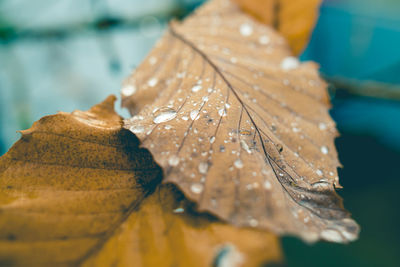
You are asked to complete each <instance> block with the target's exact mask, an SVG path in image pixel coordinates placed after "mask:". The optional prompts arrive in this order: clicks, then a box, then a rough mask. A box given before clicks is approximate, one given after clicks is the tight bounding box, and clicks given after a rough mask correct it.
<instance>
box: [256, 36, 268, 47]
mask: <svg viewBox="0 0 400 267" xmlns="http://www.w3.org/2000/svg"><path fill="white" fill-rule="evenodd" d="M258 42H259V43H260V44H262V45H267V44H269V42H270V38H269V36H268V35H261V36H260V38H259V39H258Z"/></svg>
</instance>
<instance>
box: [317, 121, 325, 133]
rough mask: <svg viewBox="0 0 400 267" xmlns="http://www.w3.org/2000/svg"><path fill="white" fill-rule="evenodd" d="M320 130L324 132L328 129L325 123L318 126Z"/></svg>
mask: <svg viewBox="0 0 400 267" xmlns="http://www.w3.org/2000/svg"><path fill="white" fill-rule="evenodd" d="M318 128H319V129H320V130H321V131H324V130H326V129H327V126H326V124H325V123H323V122H320V123H319V124H318Z"/></svg>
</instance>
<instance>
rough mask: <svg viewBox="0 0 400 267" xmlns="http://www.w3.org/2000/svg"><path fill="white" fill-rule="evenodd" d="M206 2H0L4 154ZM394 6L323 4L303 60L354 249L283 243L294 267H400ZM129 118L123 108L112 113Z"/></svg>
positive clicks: (112, 80)
mask: <svg viewBox="0 0 400 267" xmlns="http://www.w3.org/2000/svg"><path fill="white" fill-rule="evenodd" d="M201 2H202V0H163V1H160V0H147V1H140V0H108V1H107V0H79V1H78V0H56V1H54V0H37V1H28V0H0V155H1V154H3V153H5V152H6V151H7V150H8V149H9V147H10V146H11V145H12V144H13V143H14V142H15V141H16V140H17V139H18V137H19V135H18V134H17V133H16V131H17V130H21V129H26V128H29V127H30V125H31V124H32V123H33V122H34V121H36V120H38V119H39V118H41V117H43V116H45V115H49V114H54V113H56V112H57V111H59V110H62V111H72V110H74V109H81V110H84V109H88V108H89V107H90V106H92V105H93V104H95V103H98V102H100V101H101V100H103V99H104V98H105V97H106V96H107V95H109V94H116V95H118V94H119V88H120V84H121V82H122V80H123V79H124V77H126V76H127V75H128V74H129V73H130V72H131V71H132V70H133V69H134V68H135V66H137V65H138V64H139V63H140V62H141V60H142V59H143V58H144V57H145V55H146V54H147V53H148V52H149V51H150V49H151V47H152V46H153V44H154V42H155V41H156V40H157V39H158V38H159V37H160V36H161V35H162V32H163V30H164V28H165V27H166V23H167V22H168V21H169V20H170V19H171V18H173V17H182V16H184V15H185V14H187V13H188V12H190V11H191V10H192V9H193V8H194V7H195V6H196V5H198V4H200V3H201ZM399 14H400V1H397V0H381V1H376V0H347V1H345V0H325V1H324V2H323V4H322V6H321V10H320V18H319V20H318V23H317V26H316V28H315V30H314V33H313V36H312V38H311V41H310V43H309V45H308V47H307V49H306V50H305V52H304V53H303V55H302V56H301V58H302V60H314V61H316V62H318V63H319V64H320V65H321V72H322V74H323V75H324V77H325V78H326V79H328V81H329V82H331V83H332V85H333V87H335V86H336V88H335V89H334V90H332V102H333V109H332V111H331V114H332V116H333V118H334V119H335V121H336V122H337V125H338V128H339V130H340V132H341V134H342V135H341V137H340V138H338V139H337V142H336V143H337V148H338V151H339V157H340V160H341V162H342V163H343V165H344V168H343V169H341V170H340V179H341V184H342V185H343V186H344V189H342V190H340V194H341V195H342V196H343V197H344V199H345V206H346V207H347V208H348V209H349V210H350V211H351V212H352V213H353V215H354V217H355V219H356V220H357V221H358V222H359V223H360V225H361V228H362V231H361V236H360V239H359V240H358V241H356V242H354V243H351V244H349V245H337V244H330V243H318V244H316V245H312V246H309V245H307V244H304V243H303V242H302V241H300V240H298V239H295V238H290V237H287V238H284V239H283V247H284V250H285V254H286V258H287V263H288V265H289V266H399V265H400V253H399V251H400V230H399V227H398V226H397V224H398V222H399V220H400V208H399V207H398V203H399V197H398V195H399V193H398V190H399V188H400V187H399V186H400V184H399V183H400V174H399V173H400V171H399V170H400V167H399V162H400V78H399V77H400V49H399V46H400V16H399ZM119 112H120V113H121V114H122V115H125V116H127V113H126V111H124V110H119Z"/></svg>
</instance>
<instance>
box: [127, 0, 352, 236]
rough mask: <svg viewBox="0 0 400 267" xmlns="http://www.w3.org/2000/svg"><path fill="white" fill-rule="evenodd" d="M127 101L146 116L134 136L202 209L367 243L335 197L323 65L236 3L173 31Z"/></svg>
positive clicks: (133, 124) (137, 121) (133, 123)
mask: <svg viewBox="0 0 400 267" xmlns="http://www.w3.org/2000/svg"><path fill="white" fill-rule="evenodd" d="M122 95H123V105H124V106H125V107H127V108H129V109H130V111H131V113H132V114H135V116H133V117H132V118H131V119H129V120H126V121H125V127H126V128H127V129H130V130H131V131H132V132H133V133H135V134H136V135H137V136H138V138H139V139H140V141H141V142H142V145H143V146H144V147H145V148H147V149H149V150H150V152H151V153H152V155H153V156H154V159H155V160H156V162H157V163H159V165H160V166H161V167H162V168H163V170H164V181H165V182H172V183H175V184H177V185H178V186H179V187H180V188H181V189H182V190H183V192H184V193H185V195H186V196H187V197H188V198H190V199H191V200H193V201H195V202H196V203H197V204H198V208H199V210H200V211H207V212H211V213H212V214H215V215H217V216H219V217H220V218H222V219H224V220H226V221H228V222H231V223H233V224H234V225H239V226H251V227H259V228H263V229H269V230H273V231H274V232H275V233H279V234H292V235H297V236H300V237H302V238H303V239H304V240H307V241H310V242H312V241H316V240H318V239H325V240H329V241H334V242H348V241H351V240H354V239H356V238H357V234H358V225H357V224H356V223H355V222H354V221H353V220H352V219H350V215H349V213H348V212H347V211H345V210H344V208H343V204H342V200H341V198H340V197H339V196H338V195H337V194H336V192H335V186H336V187H339V186H340V185H339V181H338V177H337V167H338V166H339V161H338V159H337V153H336V149H335V145H334V138H335V137H336V135H337V131H336V128H335V124H334V122H333V121H332V119H331V117H330V116H329V113H328V108H329V106H330V104H329V99H328V95H327V91H326V84H325V82H324V81H322V80H321V79H320V77H319V75H318V71H317V66H316V65H315V64H313V63H311V62H308V63H304V64H301V63H300V62H298V60H297V59H296V58H293V57H291V52H290V50H289V48H288V46H287V44H286V42H285V40H284V39H283V38H282V37H281V36H280V35H279V34H278V33H276V32H275V31H274V30H273V29H272V28H270V27H267V26H266V25H264V24H261V23H259V22H257V21H255V20H254V19H252V18H251V17H249V16H248V15H246V14H244V13H243V12H242V11H241V10H240V9H239V8H238V7H237V6H236V5H235V4H232V3H231V2H230V1H228V0H213V1H210V2H209V3H208V4H206V5H204V6H203V7H202V8H200V9H199V10H197V11H196V12H195V14H194V15H192V16H190V17H188V18H187V19H186V20H185V21H184V22H183V23H172V24H171V25H170V28H169V29H168V31H167V33H166V34H165V36H164V37H163V38H162V39H161V40H160V41H159V42H158V43H157V45H156V46H155V48H154V49H153V51H152V52H151V53H150V55H149V56H148V58H147V59H146V60H145V61H144V62H143V64H142V65H141V66H139V67H138V69H137V70H136V71H135V72H134V74H133V75H132V76H131V77H129V78H128V79H127V81H126V83H125V85H124V87H123V89H122ZM137 112H138V113H137Z"/></svg>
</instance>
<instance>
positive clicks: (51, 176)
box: [0, 97, 281, 266]
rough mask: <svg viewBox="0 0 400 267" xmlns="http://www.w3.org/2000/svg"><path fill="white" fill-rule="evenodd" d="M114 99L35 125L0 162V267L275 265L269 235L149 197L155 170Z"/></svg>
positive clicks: (175, 199)
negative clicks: (124, 124) (222, 253)
mask: <svg viewBox="0 0 400 267" xmlns="http://www.w3.org/2000/svg"><path fill="white" fill-rule="evenodd" d="M114 100H115V97H109V98H108V99H107V100H106V101H105V102H104V103H102V104H99V105H97V106H95V107H93V108H92V109H91V110H89V111H87V112H81V111H75V112H73V113H72V114H68V113H60V114H57V115H54V116H48V117H44V118H42V119H41V120H39V121H38V122H36V123H35V124H34V125H33V126H32V128H31V129H29V130H26V131H23V132H22V138H21V140H20V141H18V142H17V143H16V144H15V145H14V146H13V148H11V149H10V151H9V152H8V153H7V154H6V155H4V156H3V157H1V158H0V229H1V230H0V236H1V241H0V265H24V266H32V265H33V266H54V265H57V266H58V265H78V264H79V265H81V264H82V265H87V266H111V265H112V266H154V265H151V264H152V263H154V264H155V263H157V266H171V265H172V264H175V266H206V265H205V263H207V264H208V265H211V263H212V261H214V260H225V261H226V260H233V261H235V260H238V261H242V262H243V263H245V264H246V266H259V265H260V263H263V262H270V261H280V259H281V254H280V246H279V242H278V239H277V237H276V236H274V235H273V234H271V233H265V232H259V231H255V230H242V229H236V228H235V227H233V226H230V225H227V224H225V223H221V222H218V221H216V220H215V219H213V218H211V217H209V216H206V215H199V214H194V213H193V212H192V213H190V212H188V211H189V210H190V204H189V203H188V201H187V200H185V199H184V198H182V197H181V196H180V195H179V192H177V191H176V190H175V189H173V188H171V187H162V188H161V189H157V191H156V193H153V191H154V189H155V186H156V185H157V184H158V182H159V181H160V177H161V171H160V169H159V167H157V166H156V165H155V164H154V162H153V161H152V158H151V156H150V154H149V153H148V151H146V150H143V149H139V148H138V140H137V138H136V137H135V136H134V135H133V134H132V133H130V132H129V131H127V130H125V129H123V128H122V120H121V118H120V117H119V116H118V115H117V114H116V113H115V112H114V109H113V102H114ZM150 194H152V195H150ZM149 195H150V197H148V196H149ZM146 197H148V198H146ZM177 208H181V209H180V210H179V209H178V210H177ZM182 208H185V210H187V211H184V212H183V210H182ZM174 211H175V212H174ZM177 212H181V213H179V214H177ZM182 212H183V213H182ZM219 249H225V250H224V251H225V252H226V255H225V256H227V257H220V258H218V257H217V256H220V255H219V254H218V253H219V252H220V251H219ZM232 257H233V258H232ZM238 266H239V262H238Z"/></svg>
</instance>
